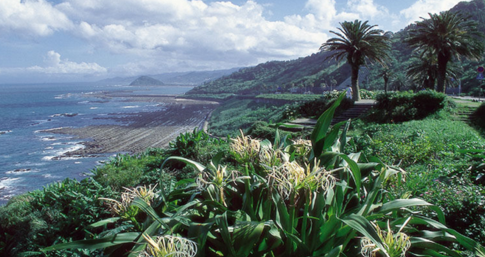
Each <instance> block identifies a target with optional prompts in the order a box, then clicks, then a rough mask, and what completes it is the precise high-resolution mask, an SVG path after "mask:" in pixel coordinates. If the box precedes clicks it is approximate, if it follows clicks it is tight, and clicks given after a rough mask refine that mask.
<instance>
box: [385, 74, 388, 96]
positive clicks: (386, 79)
mask: <svg viewBox="0 0 485 257" xmlns="http://www.w3.org/2000/svg"><path fill="white" fill-rule="evenodd" d="M388 82H389V77H387V76H386V75H384V93H386V94H387V85H388Z"/></svg>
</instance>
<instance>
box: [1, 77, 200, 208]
mask: <svg viewBox="0 0 485 257" xmlns="http://www.w3.org/2000/svg"><path fill="white" fill-rule="evenodd" d="M191 88H192V87H190V86H158V87H131V86H120V85H103V84H100V83H59V84H4V85H0V205H4V204H6V203H7V202H8V199H10V198H11V197H12V196H14V195H18V194H22V193H25V192H28V191H32V190H36V189H41V188H42V187H43V186H46V185H47V184H50V183H53V182H56V181H62V180H64V179H65V178H74V179H78V180H81V179H84V178H86V176H89V174H90V171H91V170H92V169H94V168H95V167H96V165H99V163H100V161H104V160H107V159H108V158H109V157H111V156H112V155H113V154H110V155H104V156H100V157H89V158H62V159H60V160H56V159H55V158H53V157H55V156H59V155H61V154H62V153H65V152H68V151H72V150H75V149H78V148H81V147H83V146H82V145H81V144H80V142H82V141H86V140H80V139H76V138H74V137H73V136H69V135H59V134H49V133H44V132H41V131H43V130H47V129H52V128H59V127H84V126H88V125H103V124H117V123H116V121H114V120H111V119H103V117H105V116H107V115H108V114H110V115H112V114H114V113H115V114H116V115H119V116H123V115H124V114H126V113H136V112H142V111H151V110H156V109H160V106H158V103H150V102H127V101H124V99H123V98H118V97H116V98H111V99H110V98H102V99H101V98H96V97H91V96H90V95H94V94H95V93H97V92H106V91H109V92H113V91H116V92H120V93H129V94H143V95H145V94H169V95H180V94H183V93H185V92H186V91H188V90H190V89H191ZM120 125H121V124H120Z"/></svg>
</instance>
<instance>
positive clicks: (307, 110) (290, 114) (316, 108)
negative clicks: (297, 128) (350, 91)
mask: <svg viewBox="0 0 485 257" xmlns="http://www.w3.org/2000/svg"><path fill="white" fill-rule="evenodd" d="M334 102H335V98H328V97H325V98H320V99H317V100H314V101H308V102H304V103H301V104H296V105H294V106H291V107H290V108H287V109H286V110H285V112H284V113H283V117H284V118H286V119H294V118H298V117H309V118H310V117H311V118H313V117H319V116H320V115H322V113H324V112H325V111H326V110H327V109H328V108H329V107H330V106H332V104H333V103H334ZM353 105H354V102H353V101H352V100H350V99H346V98H345V99H344V100H342V102H341V104H340V105H339V107H338V108H337V110H336V111H335V113H336V115H338V114H340V113H342V112H343V111H345V110H347V109H349V108H350V107H352V106H353Z"/></svg>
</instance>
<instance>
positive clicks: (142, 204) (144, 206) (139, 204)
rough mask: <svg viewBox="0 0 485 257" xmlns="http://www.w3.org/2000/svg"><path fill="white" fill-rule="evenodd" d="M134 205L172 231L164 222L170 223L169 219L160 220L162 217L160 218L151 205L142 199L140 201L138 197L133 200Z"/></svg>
mask: <svg viewBox="0 0 485 257" xmlns="http://www.w3.org/2000/svg"><path fill="white" fill-rule="evenodd" d="M132 205H134V206H137V207H138V208H140V210H142V211H143V212H145V213H146V214H148V215H149V216H150V217H152V219H154V220H156V221H157V222H158V223H159V224H160V225H161V226H164V227H165V228H166V229H168V230H170V227H169V226H168V225H167V224H166V222H165V221H164V220H167V221H169V219H167V218H163V219H162V218H160V216H158V214H157V213H156V212H155V210H154V209H153V208H152V207H151V206H150V205H148V204H147V203H146V202H145V201H143V200H142V199H140V198H138V197H137V198H135V200H133V203H132Z"/></svg>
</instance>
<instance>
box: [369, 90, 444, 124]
mask: <svg viewBox="0 0 485 257" xmlns="http://www.w3.org/2000/svg"><path fill="white" fill-rule="evenodd" d="M452 105H453V103H452V102H451V101H450V100H449V99H448V98H447V97H446V95H445V94H443V93H437V92H435V91H432V90H423V91H419V92H418V93H412V92H393V93H388V94H379V95H377V96H376V106H375V109H376V111H375V112H374V113H373V114H371V115H370V116H369V117H368V118H369V119H370V120H373V121H377V122H403V121H409V120H416V119H423V118H425V117H427V116H429V115H430V114H434V113H436V112H438V111H439V110H441V109H443V108H445V107H447V106H452Z"/></svg>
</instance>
